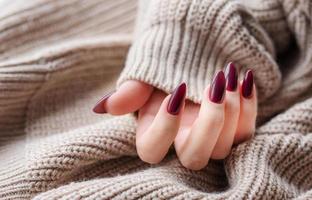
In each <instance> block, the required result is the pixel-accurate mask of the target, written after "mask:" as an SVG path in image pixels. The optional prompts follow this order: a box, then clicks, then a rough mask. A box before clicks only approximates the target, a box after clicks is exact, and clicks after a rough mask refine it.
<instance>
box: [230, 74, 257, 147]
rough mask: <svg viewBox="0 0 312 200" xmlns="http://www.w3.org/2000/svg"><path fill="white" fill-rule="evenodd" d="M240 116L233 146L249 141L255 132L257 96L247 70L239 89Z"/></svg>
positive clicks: (251, 76) (250, 75) (251, 77)
mask: <svg viewBox="0 0 312 200" xmlns="http://www.w3.org/2000/svg"><path fill="white" fill-rule="evenodd" d="M240 91H241V95H240V115H239V120H238V126H237V130H236V134H235V138H234V144H239V143H241V142H243V141H245V140H248V139H250V138H251V137H252V136H253V135H254V132H255V126H256V117H257V94H256V87H255V85H254V80H253V73H252V71H251V70H248V71H247V72H246V74H245V77H244V80H243V81H242V83H241V87H240Z"/></svg>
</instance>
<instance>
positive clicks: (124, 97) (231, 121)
mask: <svg viewBox="0 0 312 200" xmlns="http://www.w3.org/2000/svg"><path fill="white" fill-rule="evenodd" d="M241 88H242V82H240V83H238V87H237V89H236V90H235V91H228V90H226V91H225V95H224V100H223V101H222V102H221V103H214V102H212V101H210V100H209V98H208V96H207V93H208V92H209V90H210V86H209V85H208V86H207V87H206V89H205V90H204V91H203V94H202V102H201V104H196V103H193V102H191V101H189V100H185V101H183V102H182V105H181V109H180V111H179V113H178V114H177V115H172V114H170V113H168V112H167V109H166V108H167V105H168V101H169V99H170V96H171V94H169V95H168V94H166V93H165V92H163V91H160V90H158V89H156V88H154V87H153V86H151V85H149V84H146V83H144V82H141V81H136V80H129V81H126V82H124V83H123V84H122V85H121V86H120V87H119V88H118V89H117V91H116V92H114V93H113V94H112V95H111V96H110V97H109V98H108V99H107V100H106V101H105V103H104V104H103V106H104V107H105V110H106V111H107V112H108V113H110V114H112V115H123V114H127V113H131V112H135V111H138V119H137V122H138V127H137V133H136V147H137V152H138V156H139V157H140V158H141V160H143V161H144V162H147V163H150V164H156V163H159V162H161V160H162V159H163V158H164V157H165V156H166V154H167V152H168V150H169V148H170V146H171V145H174V148H175V150H176V152H177V155H178V158H179V160H180V162H181V164H182V165H183V166H184V167H186V168H189V169H192V170H200V169H202V168H204V167H205V166H206V165H207V163H208V161H209V160H210V159H224V158H226V157H227V156H228V155H229V154H230V151H231V148H232V146H233V144H239V143H241V142H244V141H246V140H248V139H250V138H251V137H252V136H253V134H254V130H255V121H256V115H257V95H256V87H255V86H254V85H253V88H252V95H251V96H250V97H249V98H244V97H243V96H242V91H241V90H242V89H241Z"/></svg>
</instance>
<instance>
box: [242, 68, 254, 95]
mask: <svg viewBox="0 0 312 200" xmlns="http://www.w3.org/2000/svg"><path fill="white" fill-rule="evenodd" d="M253 82H254V79H253V73H252V71H251V70H248V71H247V72H246V74H245V77H244V80H243V84H242V95H243V97H244V98H247V99H248V98H250V97H251V96H252V89H253V84H254V83H253Z"/></svg>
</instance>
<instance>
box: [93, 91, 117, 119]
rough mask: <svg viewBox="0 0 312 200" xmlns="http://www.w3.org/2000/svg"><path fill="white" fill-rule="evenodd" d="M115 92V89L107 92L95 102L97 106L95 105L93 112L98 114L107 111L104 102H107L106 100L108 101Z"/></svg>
mask: <svg viewBox="0 0 312 200" xmlns="http://www.w3.org/2000/svg"><path fill="white" fill-rule="evenodd" d="M114 92H115V91H112V92H109V93H107V94H106V95H104V97H102V99H101V100H99V101H98V102H97V103H96V104H95V106H94V108H93V112H95V113H98V114H103V113H107V111H106V109H105V107H104V103H105V101H106V100H107V99H108V98H109V97H110V96H112V94H113V93H114Z"/></svg>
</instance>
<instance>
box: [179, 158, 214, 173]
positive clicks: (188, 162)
mask: <svg viewBox="0 0 312 200" xmlns="http://www.w3.org/2000/svg"><path fill="white" fill-rule="evenodd" d="M180 161H181V163H182V165H183V166H184V167H185V168H188V169H191V170H201V169H202V168H204V167H205V166H206V165H207V163H208V160H207V159H203V158H200V157H194V158H189V159H184V160H180Z"/></svg>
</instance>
